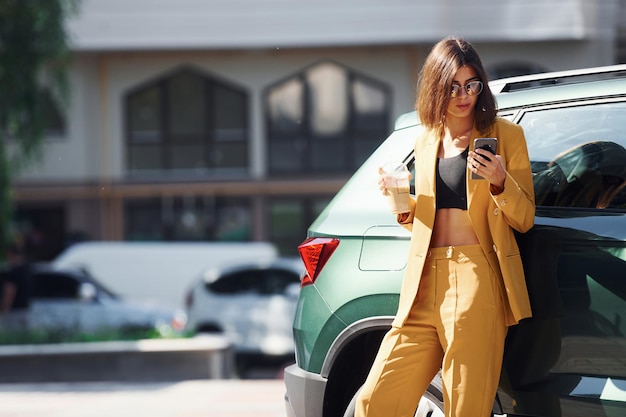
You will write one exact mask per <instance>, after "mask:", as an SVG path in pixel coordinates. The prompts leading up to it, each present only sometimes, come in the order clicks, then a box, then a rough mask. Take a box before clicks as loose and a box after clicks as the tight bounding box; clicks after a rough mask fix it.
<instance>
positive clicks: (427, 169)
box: [393, 118, 535, 327]
mask: <svg viewBox="0 0 626 417" xmlns="http://www.w3.org/2000/svg"><path fill="white" fill-rule="evenodd" d="M477 137H496V138H498V154H499V155H501V157H502V161H503V163H504V167H505V168H506V171H507V177H506V179H505V181H504V191H502V193H500V194H498V195H492V194H491V192H490V190H489V183H488V181H486V180H473V179H470V172H469V171H468V173H467V202H468V214H469V216H470V219H471V221H472V224H473V225H474V230H475V231H476V235H477V236H478V240H479V242H480V245H481V246H482V248H483V251H484V252H485V254H486V256H487V259H488V261H489V263H490V265H491V267H492V268H493V270H494V271H495V273H496V275H497V276H498V277H499V278H500V286H501V290H502V294H503V297H504V300H503V301H504V306H505V311H504V314H505V320H506V323H507V325H509V326H510V325H513V324H516V323H517V322H518V321H519V320H521V319H523V318H525V317H530V316H531V314H532V313H531V309H530V301H529V299H528V291H527V289H526V281H525V279H524V270H523V267H522V260H521V258H520V253H519V248H518V247H517V242H516V240H515V237H514V235H513V229H515V230H517V231H519V232H526V231H528V230H529V229H530V228H531V227H532V226H533V224H534V220H535V196H534V189H533V181H532V174H531V170H530V161H529V158H528V149H527V147H526V138H525V137H524V131H523V130H522V128H521V127H520V126H518V125H516V124H514V123H512V122H509V121H508V120H505V119H502V118H497V119H496V122H495V123H494V125H493V126H492V127H491V129H490V131H488V132H482V133H479V132H478V130H477V129H476V127H474V130H473V131H472V137H471V139H470V149H472V150H473V147H474V139H475V138H477ZM439 142H440V139H439V138H437V137H436V136H435V135H434V134H433V133H432V132H428V131H426V132H424V133H423V134H421V135H420V136H419V137H418V138H417V140H416V142H415V196H416V197H415V199H412V201H411V213H410V216H409V217H408V219H407V220H406V221H405V222H401V224H402V225H403V226H404V227H406V228H407V229H409V230H410V231H411V243H410V248H409V257H408V262H407V268H406V273H405V276H404V280H403V282H402V289H401V291H400V302H399V305H398V312H397V314H396V317H395V320H394V322H393V325H394V326H396V327H400V326H402V325H403V324H404V322H405V320H406V318H407V316H408V314H409V311H410V309H411V306H412V305H413V301H414V300H415V296H416V295H417V290H418V288H419V283H420V279H421V276H422V270H423V269H424V263H425V260H426V256H427V254H428V250H429V245H430V240H431V236H432V229H433V225H434V222H435V210H436V208H435V167H436V164H435V162H436V160H437V153H438V150H439Z"/></svg>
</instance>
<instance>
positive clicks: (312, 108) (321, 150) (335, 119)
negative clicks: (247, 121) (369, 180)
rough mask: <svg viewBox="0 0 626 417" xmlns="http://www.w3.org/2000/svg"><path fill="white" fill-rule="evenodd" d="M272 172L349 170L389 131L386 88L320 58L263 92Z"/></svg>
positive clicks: (389, 95)
mask: <svg viewBox="0 0 626 417" xmlns="http://www.w3.org/2000/svg"><path fill="white" fill-rule="evenodd" d="M264 100H265V108H266V126H267V138H268V146H269V149H268V157H269V161H268V170H269V173H270V174H284V173H302V174H305V173H306V174H309V173H311V172H313V173H316V174H321V173H349V172H353V171H354V170H355V169H356V168H357V167H359V166H360V165H361V163H362V162H363V161H365V159H366V158H367V157H368V156H369V155H370V154H371V153H372V152H373V151H374V149H375V148H376V147H377V146H378V145H379V144H380V143H381V141H382V140H383V139H384V138H385V137H386V136H387V135H388V133H389V129H390V124H389V123H390V103H391V93H390V88H389V87H388V86H387V85H385V84H383V83H381V82H380V81H377V80H374V79H372V78H370V77H367V76H364V75H362V74H358V73H356V72H354V71H352V70H349V69H347V68H345V67H343V66H341V65H338V64H336V63H333V62H321V63H318V64H316V65H313V66H311V67H309V68H307V69H305V70H304V71H302V72H300V73H297V74H295V75H293V76H291V77H289V78H288V79H286V80H284V81H281V82H279V83H277V84H275V85H273V86H271V87H269V88H268V89H267V90H266V92H265V95H264Z"/></svg>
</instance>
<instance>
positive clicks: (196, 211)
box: [14, 0, 624, 258]
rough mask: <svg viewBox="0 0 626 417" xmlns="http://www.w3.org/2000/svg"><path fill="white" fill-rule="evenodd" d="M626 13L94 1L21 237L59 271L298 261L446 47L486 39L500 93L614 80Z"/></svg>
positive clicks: (506, 5) (78, 21)
mask: <svg viewBox="0 0 626 417" xmlns="http://www.w3.org/2000/svg"><path fill="white" fill-rule="evenodd" d="M426 3H427V4H426ZM468 3H469V4H468ZM623 4H624V1H623V0H592V1H589V0H549V1H544V0H541V1H539V0H533V1H526V2H519V1H515V0H476V1H473V2H466V1H465V2H463V1H456V0H454V1H439V2H415V1H408V0H391V1H380V0H343V1H340V2H337V1H334V2H330V1H328V0H304V1H300V2H293V1H288V0H273V1H271V2H263V3H262V6H261V5H260V4H259V3H258V2H255V1H246V0H240V1H232V0H212V1H208V2H207V1H201V0H180V1H177V2H171V1H166V0H136V1H133V2H127V1H123V0H83V1H82V2H81V9H80V13H79V14H78V15H77V16H75V17H73V18H72V19H71V20H70V21H69V22H68V31H69V33H70V35H71V41H72V49H73V55H74V58H73V64H72V67H71V80H72V100H71V106H70V108H69V109H68V111H67V114H66V115H65V117H64V118H63V120H62V122H60V123H57V124H56V125H55V126H52V127H51V129H50V132H49V135H48V137H47V138H46V140H45V143H44V148H43V153H42V154H43V157H42V159H41V160H40V161H38V162H37V163H36V164H34V165H33V166H31V167H29V169H28V170H27V171H25V172H22V173H21V174H20V175H19V176H18V177H17V178H16V180H15V183H14V195H15V201H16V204H17V207H16V208H17V213H18V219H19V224H20V225H21V226H20V227H23V228H26V229H29V228H30V229H34V230H36V231H38V232H39V233H40V234H41V236H42V237H43V241H44V242H45V244H44V247H45V250H44V251H43V252H44V255H43V257H44V258H51V257H53V256H54V255H56V254H57V253H58V252H59V251H60V250H62V249H63V247H65V246H66V245H68V244H69V243H71V242H73V241H76V240H81V239H92V240H166V241H175V240H185V241H212V240H217V241H246V240H268V241H272V242H274V243H275V244H277V246H278V247H279V249H280V250H281V252H282V253H284V254H291V255H293V254H295V253H296V246H297V245H298V244H299V243H300V242H301V241H302V240H303V239H304V238H305V235H306V229H307V227H308V225H309V224H310V223H311V222H312V220H313V219H314V218H315V217H316V216H317V215H318V214H319V213H320V212H321V210H322V209H323V207H324V206H325V205H326V203H327V202H328V201H329V200H330V199H331V198H332V197H333V196H334V194H335V193H336V192H337V191H338V190H339V189H340V188H341V186H342V185H343V184H344V183H345V181H346V180H347V179H348V178H349V177H350V175H351V174H352V173H353V172H354V171H355V170H356V169H357V168H358V167H359V166H360V164H361V163H362V162H363V161H364V160H365V159H366V158H367V156H368V155H369V154H370V153H371V152H372V151H373V150H374V149H375V148H376V147H377V146H378V145H379V144H380V143H381V141H382V140H383V139H384V138H385V137H386V136H387V135H388V133H389V132H390V130H391V129H392V128H393V123H394V120H395V118H396V117H398V116H399V115H401V114H402V113H405V112H407V111H411V110H412V109H413V106H414V95H415V85H416V82H417V77H418V72H419V70H420V67H421V63H422V62H423V60H424V58H425V57H426V55H427V54H428V52H429V50H430V48H431V47H432V45H433V44H434V43H435V42H436V41H438V40H439V39H441V38H443V37H444V36H446V35H459V36H463V37H465V38H466V39H468V40H470V41H471V42H472V43H473V44H474V45H475V46H476V48H477V49H478V51H479V52H480V53H481V56H482V57H483V60H484V63H485V65H486V67H487V69H488V71H489V72H490V75H491V76H492V77H501V76H509V75H519V74H524V73H530V72H538V71H548V70H562V69H571V68H580V67H590V66H600V65H610V64H614V63H616V61H617V60H618V59H620V58H619V57H618V51H620V50H621V49H620V45H621V44H620V34H621V35H622V36H623V24H621V23H620V21H619V18H618V16H619V13H623ZM363 204H364V205H365V206H366V205H367V202H363Z"/></svg>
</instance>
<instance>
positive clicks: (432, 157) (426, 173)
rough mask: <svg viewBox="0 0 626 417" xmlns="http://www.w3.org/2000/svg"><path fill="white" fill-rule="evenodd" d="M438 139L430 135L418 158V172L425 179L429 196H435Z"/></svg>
mask: <svg viewBox="0 0 626 417" xmlns="http://www.w3.org/2000/svg"><path fill="white" fill-rule="evenodd" d="M440 141H441V140H440V139H438V138H435V137H433V136H431V135H429V136H428V140H427V141H426V146H424V148H423V149H422V150H421V152H420V157H419V161H420V164H419V172H420V175H423V178H424V179H426V183H427V184H428V189H429V190H430V191H431V193H432V194H431V195H434V194H435V184H436V182H435V166H436V163H437V154H438V152H439V143H440Z"/></svg>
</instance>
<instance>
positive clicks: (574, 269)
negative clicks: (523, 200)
mask: <svg viewBox="0 0 626 417" xmlns="http://www.w3.org/2000/svg"><path fill="white" fill-rule="evenodd" d="M516 121H517V122H518V123H519V124H520V125H521V126H523V127H524V131H525V134H526V139H527V142H528V149H529V154H530V159H531V163H532V170H533V178H534V184H535V197H536V201H537V216H536V222H535V227H534V228H533V229H532V230H531V231H529V232H528V233H526V234H524V235H519V236H518V242H519V245H520V251H521V253H522V258H523V260H524V268H525V273H526V280H527V284H528V290H529V295H530V299H531V305H532V309H533V317H532V318H530V319H526V320H523V321H522V322H520V324H519V325H518V326H514V327H512V328H511V329H510V331H509V335H508V338H507V345H506V352H505V360H504V367H503V374H502V375H503V377H502V380H503V384H502V386H503V387H504V390H503V391H504V392H501V395H500V400H501V401H502V403H503V406H504V408H505V411H506V412H508V413H514V412H515V413H519V414H523V415H529V416H578V415H589V416H624V415H626V360H625V358H626V188H625V184H626V149H625V148H626V102H624V98H621V99H607V100H594V101H587V102H579V103H568V104H566V105H563V104H560V105H556V106H545V107H537V108H528V109H523V110H522V111H520V112H519V114H518V115H517V117H516Z"/></svg>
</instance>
